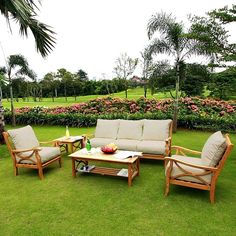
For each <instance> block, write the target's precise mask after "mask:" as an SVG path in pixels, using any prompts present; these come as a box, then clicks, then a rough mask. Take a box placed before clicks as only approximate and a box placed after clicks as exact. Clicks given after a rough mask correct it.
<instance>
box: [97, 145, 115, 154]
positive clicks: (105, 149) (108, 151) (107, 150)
mask: <svg viewBox="0 0 236 236" xmlns="http://www.w3.org/2000/svg"><path fill="white" fill-rule="evenodd" d="M116 150H117V148H112V147H107V146H103V147H101V151H102V152H103V153H105V154H113V153H115V152H116Z"/></svg>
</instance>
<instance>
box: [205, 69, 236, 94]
mask: <svg viewBox="0 0 236 236" xmlns="http://www.w3.org/2000/svg"><path fill="white" fill-rule="evenodd" d="M209 89H210V91H211V96H214V97H217V98H220V99H229V96H230V95H235V94H236V67H230V68H229V69H227V70H224V71H222V72H220V73H215V74H213V75H212V82H211V83H210V85H209Z"/></svg>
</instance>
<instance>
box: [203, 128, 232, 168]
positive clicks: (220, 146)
mask: <svg viewBox="0 0 236 236" xmlns="http://www.w3.org/2000/svg"><path fill="white" fill-rule="evenodd" d="M226 146H227V145H226V140H225V138H224V136H223V135H222V133H221V132H220V131H218V132H215V133H214V134H212V135H211V136H210V137H209V138H208V140H207V141H206V143H205V145H204V147H203V149H202V154H201V158H202V162H203V163H204V165H207V166H212V167H214V166H216V165H217V164H218V162H219V161H220V159H221V157H222V156H223V153H224V151H225V149H226Z"/></svg>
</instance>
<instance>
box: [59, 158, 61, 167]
mask: <svg viewBox="0 0 236 236" xmlns="http://www.w3.org/2000/svg"><path fill="white" fill-rule="evenodd" d="M58 162H59V167H60V168H61V158H59V159H58Z"/></svg>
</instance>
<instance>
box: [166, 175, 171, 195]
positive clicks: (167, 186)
mask: <svg viewBox="0 0 236 236" xmlns="http://www.w3.org/2000/svg"><path fill="white" fill-rule="evenodd" d="M169 191H170V180H169V178H168V177H166V186H165V197H167V196H168V194H169Z"/></svg>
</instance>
